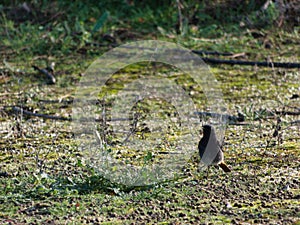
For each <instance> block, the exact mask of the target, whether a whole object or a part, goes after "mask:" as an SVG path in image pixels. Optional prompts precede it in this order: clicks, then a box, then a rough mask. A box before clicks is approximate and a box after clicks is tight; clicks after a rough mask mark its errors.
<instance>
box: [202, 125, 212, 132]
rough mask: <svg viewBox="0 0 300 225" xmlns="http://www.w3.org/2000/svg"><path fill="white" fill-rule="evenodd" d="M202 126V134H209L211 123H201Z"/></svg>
mask: <svg viewBox="0 0 300 225" xmlns="http://www.w3.org/2000/svg"><path fill="white" fill-rule="evenodd" d="M202 128H203V134H204V135H210V133H211V131H212V129H213V127H212V126H211V125H208V124H205V125H203V126H202Z"/></svg>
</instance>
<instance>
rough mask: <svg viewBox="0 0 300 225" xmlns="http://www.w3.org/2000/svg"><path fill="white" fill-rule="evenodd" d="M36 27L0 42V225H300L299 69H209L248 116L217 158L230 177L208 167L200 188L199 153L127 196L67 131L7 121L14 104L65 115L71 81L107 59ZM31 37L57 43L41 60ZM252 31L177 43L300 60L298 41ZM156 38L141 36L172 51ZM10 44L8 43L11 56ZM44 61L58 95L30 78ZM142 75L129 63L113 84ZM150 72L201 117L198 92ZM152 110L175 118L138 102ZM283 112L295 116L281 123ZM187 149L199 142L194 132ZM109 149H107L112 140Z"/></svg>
mask: <svg viewBox="0 0 300 225" xmlns="http://www.w3.org/2000/svg"><path fill="white" fill-rule="evenodd" d="M5 21H6V23H5V24H6V25H5V26H6V27H4V28H3V27H2V30H1V32H2V35H4V36H5V37H6V38H7V34H6V35H5V28H6V31H11V30H14V31H16V28H13V27H14V26H13V25H12V24H10V23H11V22H10V21H9V20H5ZM110 23H111V21H110ZM77 25H78V26H79V25H80V24H79V22H78V24H77ZM57 26H59V25H57ZM65 26H67V25H65ZM56 28H57V27H56ZM65 28H66V27H65ZM22 29H23V30H22ZM40 29H41V30H39V31H36V27H34V26H33V25H29V24H27V25H26V24H25V25H22V26H21V28H19V30H18V31H19V32H21V33H17V34H16V35H17V37H16V38H15V39H13V40H11V41H10V42H8V41H7V40H6V41H7V42H8V43H6V44H5V43H4V45H3V46H2V48H1V54H2V57H1V62H0V72H1V75H0V85H1V92H0V101H1V105H0V115H1V117H0V128H1V131H0V132H1V133H0V137H1V140H0V223H3V224H9V223H12V224H14V223H15V224H22V223H24V224H30V223H32V224H47V223H50V224H51V223H52V224H143V223H144V224H207V223H208V224H209V223H210V224H226V223H228V224H241V223H247V224H248V223H250V224H299V221H300V220H299V218H300V212H299V209H300V204H299V196H300V191H299V190H300V189H299V185H300V182H299V168H300V158H299V156H300V153H299V152H300V151H299V149H300V140H299V137H300V129H299V117H300V116H299V108H300V104H299V97H298V98H293V97H292V96H293V95H294V96H296V95H298V96H299V94H300V87H299V83H300V73H299V69H283V68H260V67H250V66H225V65H217V66H216V65H211V66H210V69H211V72H212V73H213V74H214V76H215V77H216V79H217V80H218V82H219V84H220V88H221V90H222V93H223V98H224V100H225V103H226V106H227V111H226V112H227V113H229V114H231V115H237V113H238V112H241V113H242V114H244V115H245V122H243V123H241V124H239V125H236V124H231V125H228V126H227V129H226V134H225V145H224V154H225V159H226V162H227V164H228V165H229V166H230V168H231V169H232V172H231V173H224V172H223V171H221V170H220V169H217V168H214V167H213V168H210V172H209V177H208V178H207V177H206V171H202V170H198V163H199V158H198V157H197V153H196V152H195V154H194V157H192V158H191V159H190V160H188V161H187V162H186V165H184V168H183V169H182V174H181V175H182V176H180V177H178V178H176V179H173V180H170V181H166V182H161V183H158V184H155V185H149V186H140V187H127V186H124V185H122V184H116V183H114V182H111V181H110V180H108V179H106V178H104V177H102V176H101V175H99V174H98V173H97V171H95V170H94V169H93V168H91V167H89V165H86V164H85V163H84V161H83V153H82V152H81V151H80V150H78V143H77V142H76V140H75V139H74V132H73V131H74V130H72V123H71V122H70V121H58V120H47V119H43V118H38V117H31V116H27V115H23V114H22V113H17V114H15V113H13V111H12V106H19V107H23V108H24V109H25V110H28V111H32V112H34V113H41V114H49V115H55V116H61V117H70V115H71V113H72V100H73V97H74V95H75V91H76V87H77V85H78V82H79V81H80V79H81V77H82V76H84V73H85V71H86V69H87V68H88V66H89V65H90V63H92V62H93V61H94V60H95V59H96V58H97V57H99V56H100V55H101V54H103V53H104V52H105V51H106V50H107V49H106V48H99V47H95V46H92V45H84V40H82V41H83V42H82V43H81V42H80V43H81V44H80V45H79V46H78V47H77V48H76V49H72V48H74V44H73V43H72V42H73V41H74V42H76V41H77V43H78V40H74V39H75V38H74V37H72V36H71V35H66V36H64V37H63V38H65V42H62V40H61V38H60V36H59V34H61V35H62V33H63V31H61V30H60V29H59V27H58V28H57V29H54V30H53V31H52V32H50V31H49V32H48V33H46V32H45V34H43V30H42V28H40ZM78 29H79V28H78ZM105 29H108V27H105ZM151 29H152V28H151ZM295 29H296V28H295ZM129 31H130V29H129V28H127V30H126V32H129ZM28 32H37V33H34V34H32V37H31V38H32V39H34V40H35V39H36V40H37V38H38V37H40V36H42V35H46V37H45V40H46V41H53V43H52V44H50V46H52V48H51V49H48V50H45V49H44V48H46V49H47V47H48V46H49V43H46V42H42V41H40V42H38V43H37V45H36V46H35V45H34V43H32V42H30V41H28V40H27V39H28V38H29V37H30V36H28ZM60 32H61V33H60ZM251 32H253V31H251ZM251 32H250V31H249V30H245V31H241V32H238V33H236V32H235V33H227V34H226V35H224V36H221V37H219V38H211V39H204V38H203V39H202V38H189V37H181V38H180V44H182V45H185V46H186V47H189V48H192V49H205V50H214V51H219V52H228V51H232V52H235V53H240V52H245V53H247V54H245V55H244V56H242V58H241V60H257V61H265V60H267V59H268V60H272V61H274V62H275V61H289V62H299V56H300V53H299V46H298V45H299V44H298V45H297V43H299V34H298V33H297V32H296V31H295V32H286V31H283V30H277V29H273V30H268V29H266V30H261V31H260V32H263V33H264V34H265V35H264V38H262V37H259V38H255V37H253V35H251ZM141 33H143V32H141ZM25 34H27V35H25ZM140 35H141V36H143V35H144V34H140ZM160 35H161V36H158V37H157V36H156V35H154V34H153V33H151V34H147V35H144V36H143V37H145V39H146V38H148V39H149V38H158V39H164V40H169V41H174V39H172V37H170V35H163V34H160ZM81 38H82V37H81ZM127 38H128V37H127ZM8 39H9V38H8ZM67 41H68V42H67ZM266 42H268V43H269V45H268V47H267V48H266V45H265V44H266ZM11 43H14V44H16V45H15V46H14V48H12V47H11V46H10V44H11ZM22 43H23V44H24V43H30V45H29V46H22ZM57 45H59V46H57ZM33 46H35V48H34V47H33ZM270 46H271V47H270ZM269 47H270V48H269ZM26 49H29V50H28V51H26ZM60 50H61V51H60ZM73 50H74V51H73ZM49 62H56V64H57V66H56V68H55V76H56V79H57V83H56V84H54V85H47V84H46V83H45V80H44V79H43V78H42V77H41V75H40V74H37V72H36V71H34V70H33V69H32V68H31V65H38V66H46V64H48V63H49ZM149 68H150V67H149V64H147V65H143V64H142V65H141V64H139V65H133V66H130V67H127V68H125V69H123V70H121V71H119V73H118V74H116V75H115V79H116V80H118V81H119V82H121V83H122V82H125V83H126V82H127V81H128V79H129V80H130V79H132V78H133V77H134V79H136V78H138V77H139V76H140V74H146V75H147V73H149ZM153 71H154V73H157V74H172V78H171V79H173V80H175V81H176V82H177V84H178V85H181V86H182V87H184V90H185V91H186V92H187V93H188V94H189V96H190V97H191V98H192V99H193V100H194V102H195V104H196V106H197V109H198V110H199V111H203V110H205V97H204V96H203V92H202V91H201V87H199V86H197V85H195V84H194V82H193V81H192V80H191V79H184V77H183V76H184V75H182V74H180V73H178V71H175V72H174V71H173V68H170V67H168V66H165V65H160V64H159V65H153V67H152V65H151V71H150V73H153ZM122 77H127V80H126V78H122ZM121 78H122V79H123V80H122V79H121ZM118 87H119V86H118ZM120 87H122V86H120ZM159 108H162V109H163V111H165V112H166V113H170V112H173V111H172V110H173V108H170V107H169V105H167V103H166V102H164V101H152V102H151V101H150V102H146V103H144V105H141V106H140V108H139V109H140V110H141V112H143V113H145V112H150V111H151V110H153V109H159ZM147 110H148V111H147ZM291 111H293V112H298V115H288V114H286V113H285V112H291ZM160 116H164V115H160ZM296 121H298V123H297V122H296ZM200 128H201V127H200V126H199V129H200ZM174 129H175V128H174ZM172 131H174V130H172V129H171V132H172ZM139 132H140V133H139V134H141V133H143V132H142V131H139ZM176 134H177V133H176V132H175V131H174V132H173V133H172V135H170V136H168V137H167V138H166V139H164V141H165V142H166V145H162V151H166V150H168V151H172V146H171V145H168V143H169V142H172V140H174V138H175V139H176ZM174 136H175V137H174ZM145 137H147V134H145ZM195 139H197V140H199V139H200V133H199V135H197V136H195ZM110 141H111V142H112V143H113V138H112V139H111V140H110ZM118 154H119V153H118ZM123 154H124V157H126V158H127V160H128V162H130V160H132V161H133V162H135V163H138V162H137V161H138V160H137V159H140V160H141V162H142V163H145V160H146V161H147V160H149V159H150V161H147V163H155V160H154V161H151V159H152V157H151V155H150V156H149V155H148V154H144V153H141V156H139V157H137V156H136V154H132V152H130V149H127V151H126V152H123ZM133 156H134V157H133ZM148 156H149V157H148ZM145 157H146V158H145ZM147 157H148V158H147Z"/></svg>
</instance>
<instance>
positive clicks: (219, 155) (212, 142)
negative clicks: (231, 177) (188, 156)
mask: <svg viewBox="0 0 300 225" xmlns="http://www.w3.org/2000/svg"><path fill="white" fill-rule="evenodd" d="M198 149H199V155H200V157H201V163H203V164H205V165H206V166H208V167H209V166H211V165H218V166H220V167H221V168H222V170H223V171H224V172H230V171H231V170H230V169H229V167H228V166H227V165H226V163H225V162H224V154H223V150H222V145H221V144H220V142H219V141H218V139H217V136H216V132H215V128H214V127H213V126H211V125H204V126H203V137H202V138H201V140H200V141H199V145H198ZM207 172H208V171H207Z"/></svg>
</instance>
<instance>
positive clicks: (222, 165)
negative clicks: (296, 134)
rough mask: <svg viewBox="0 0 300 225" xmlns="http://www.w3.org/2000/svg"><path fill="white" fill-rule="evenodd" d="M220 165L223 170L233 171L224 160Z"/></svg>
mask: <svg viewBox="0 0 300 225" xmlns="http://www.w3.org/2000/svg"><path fill="white" fill-rule="evenodd" d="M218 165H219V166H220V167H221V168H222V170H223V171H224V172H230V171H231V170H230V169H229V167H228V166H227V165H226V163H224V162H220V163H219V164H218Z"/></svg>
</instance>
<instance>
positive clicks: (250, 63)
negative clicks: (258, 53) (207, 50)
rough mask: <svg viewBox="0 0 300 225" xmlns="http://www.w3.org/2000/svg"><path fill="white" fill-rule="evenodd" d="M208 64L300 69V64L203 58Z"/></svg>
mask: <svg viewBox="0 0 300 225" xmlns="http://www.w3.org/2000/svg"><path fill="white" fill-rule="evenodd" d="M202 60H203V61H204V62H206V63H211V64H227V65H242V66H260V67H271V68H273V67H281V68H300V63H290V62H287V63H280V62H272V63H271V62H257V61H240V60H224V59H213V58H202Z"/></svg>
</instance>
